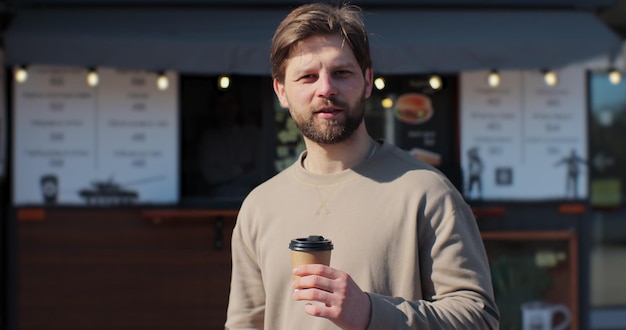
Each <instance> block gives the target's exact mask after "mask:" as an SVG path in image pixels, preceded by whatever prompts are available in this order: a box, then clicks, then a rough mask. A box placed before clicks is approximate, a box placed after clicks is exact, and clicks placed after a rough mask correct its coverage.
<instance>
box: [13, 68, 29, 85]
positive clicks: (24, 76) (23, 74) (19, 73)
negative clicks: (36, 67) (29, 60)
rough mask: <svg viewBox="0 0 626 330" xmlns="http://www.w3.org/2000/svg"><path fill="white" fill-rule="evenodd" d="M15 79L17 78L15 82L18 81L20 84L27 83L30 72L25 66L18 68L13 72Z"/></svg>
mask: <svg viewBox="0 0 626 330" xmlns="http://www.w3.org/2000/svg"><path fill="white" fill-rule="evenodd" d="M13 77H14V78H15V81H17V82H18V83H20V84H22V83H24V82H26V80H28V71H27V70H26V67H25V66H20V67H17V68H16V69H15V71H14V72H13Z"/></svg>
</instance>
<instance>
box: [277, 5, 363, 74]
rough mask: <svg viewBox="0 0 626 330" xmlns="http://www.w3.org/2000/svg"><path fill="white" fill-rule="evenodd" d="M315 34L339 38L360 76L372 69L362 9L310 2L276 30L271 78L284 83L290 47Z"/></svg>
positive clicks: (295, 10) (287, 18)
mask: <svg viewBox="0 0 626 330" xmlns="http://www.w3.org/2000/svg"><path fill="white" fill-rule="evenodd" d="M316 35H340V36H341V37H342V38H343V40H344V42H345V43H347V44H348V46H350V48H351V49H352V52H353V53H354V56H355V57H356V60H357V62H358V63H359V66H360V67H361V70H362V71H363V73H365V70H366V69H368V68H371V67H372V59H371V56H370V46H369V40H368V37H367V32H366V31H365V24H363V19H362V17H361V9H360V8H359V7H357V6H354V5H349V4H343V5H331V4H327V3H313V4H307V5H302V6H300V7H298V8H296V9H294V10H293V11H292V12H291V13H289V15H287V17H285V19H284V20H283V21H282V22H281V23H280V24H279V25H278V28H276V32H275V33H274V37H273V38H272V48H271V51H270V61H271V63H272V78H274V79H276V80H278V81H279V82H281V83H283V82H284V80H285V65H286V62H287V60H288V59H289V55H290V53H291V50H292V49H293V47H294V46H296V45H297V44H298V42H300V41H302V40H304V39H306V38H308V37H311V36H316Z"/></svg>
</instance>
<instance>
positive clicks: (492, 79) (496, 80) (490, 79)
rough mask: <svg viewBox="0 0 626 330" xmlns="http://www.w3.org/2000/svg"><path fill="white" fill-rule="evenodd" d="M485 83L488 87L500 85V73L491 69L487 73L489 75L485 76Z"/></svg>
mask: <svg viewBox="0 0 626 330" xmlns="http://www.w3.org/2000/svg"><path fill="white" fill-rule="evenodd" d="M487 84H488V85H489V87H493V88H496V87H498V86H500V74H499V73H498V71H496V70H493V71H491V72H490V73H489V75H488V76H487Z"/></svg>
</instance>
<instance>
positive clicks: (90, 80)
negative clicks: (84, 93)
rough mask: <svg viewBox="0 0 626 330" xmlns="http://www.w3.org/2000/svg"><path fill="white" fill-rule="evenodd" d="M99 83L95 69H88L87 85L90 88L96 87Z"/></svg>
mask: <svg viewBox="0 0 626 330" xmlns="http://www.w3.org/2000/svg"><path fill="white" fill-rule="evenodd" d="M99 82H100V77H99V76H98V71H96V69H93V68H92V69H89V72H87V85H89V86H90V87H96V86H98V83H99Z"/></svg>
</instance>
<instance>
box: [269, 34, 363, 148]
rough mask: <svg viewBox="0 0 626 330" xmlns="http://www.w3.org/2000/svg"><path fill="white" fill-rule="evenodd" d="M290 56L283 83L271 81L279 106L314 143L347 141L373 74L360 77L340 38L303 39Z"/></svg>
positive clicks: (360, 113) (356, 124) (360, 117)
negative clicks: (288, 113)
mask: <svg viewBox="0 0 626 330" xmlns="http://www.w3.org/2000/svg"><path fill="white" fill-rule="evenodd" d="M290 55H291V56H290V58H289V59H288V61H287V65H286V69H285V81H284V83H283V84H281V83H279V82H278V81H276V80H274V91H275V92H276V95H277V96H278V99H279V101H280V104H281V106H283V107H285V108H289V111H290V113H291V116H292V118H293V119H294V122H295V123H296V125H297V126H298V129H300V131H301V132H302V135H304V136H305V137H306V138H308V139H310V140H312V141H313V142H316V143H320V144H332V143H337V142H341V141H344V140H346V139H347V138H348V137H350V136H351V135H352V133H353V132H354V131H355V130H356V129H357V128H358V127H359V126H360V125H361V123H362V122H363V117H364V115H365V99H366V98H368V97H369V96H370V94H371V91H372V70H371V69H367V71H366V73H365V76H364V75H363V73H362V71H361V68H360V67H359V64H358V62H357V60H356V58H355V57H354V54H353V52H352V49H350V47H349V46H348V45H344V43H343V42H342V39H341V38H340V37H339V36H313V37H310V38H307V39H304V40H303V41H301V42H300V43H299V44H298V45H297V46H296V47H295V48H294V49H293V50H292V52H291V54H290Z"/></svg>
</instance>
